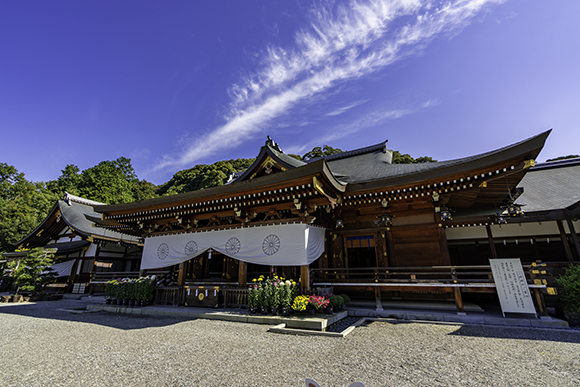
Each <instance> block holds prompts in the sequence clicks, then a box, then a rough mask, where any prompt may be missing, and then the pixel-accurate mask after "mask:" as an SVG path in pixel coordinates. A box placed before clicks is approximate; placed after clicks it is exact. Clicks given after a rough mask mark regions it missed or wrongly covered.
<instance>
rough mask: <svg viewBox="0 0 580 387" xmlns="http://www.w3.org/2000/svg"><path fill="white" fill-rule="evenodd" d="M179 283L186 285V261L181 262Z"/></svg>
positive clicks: (178, 276)
mask: <svg viewBox="0 0 580 387" xmlns="http://www.w3.org/2000/svg"><path fill="white" fill-rule="evenodd" d="M177 285H179V286H183V285H185V262H181V263H180V264H179V274H178V275H177Z"/></svg>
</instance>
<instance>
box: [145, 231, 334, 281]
mask: <svg viewBox="0 0 580 387" xmlns="http://www.w3.org/2000/svg"><path fill="white" fill-rule="evenodd" d="M324 231H325V230H324V228H322V227H318V226H311V225H307V224H301V223H296V224H284V225H272V226H260V227H245V228H236V229H229V230H219V231H206V232H192V233H184V234H174V235H166V236H159V237H150V238H147V239H145V246H144V248H143V258H142V259H141V270H146V269H158V268H162V267H167V266H172V265H176V264H179V263H181V262H185V261H188V260H190V259H192V258H195V257H197V256H198V255H200V254H203V253H204V252H206V251H207V250H209V249H212V250H215V251H218V252H220V253H222V254H224V255H227V256H229V257H232V258H235V259H237V260H240V261H243V262H248V263H255V264H258V265H268V266H301V265H309V264H310V263H312V262H314V261H315V260H316V259H318V257H320V255H322V253H323V252H324Z"/></svg>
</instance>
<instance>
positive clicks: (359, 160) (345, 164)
mask: <svg viewBox="0 0 580 387" xmlns="http://www.w3.org/2000/svg"><path fill="white" fill-rule="evenodd" d="M548 134H549V131H548V132H544V133H542V134H540V135H537V136H534V137H532V138H529V139H527V140H524V141H521V142H518V143H516V144H512V145H509V146H506V147H503V148H500V149H496V150H493V151H490V152H486V153H482V154H479V155H475V156H469V157H464V158H460V159H454V160H448V161H439V162H432V163H418V164H389V163H388V162H387V161H388V156H387V153H385V148H384V143H382V145H383V146H381V147H379V146H378V145H381V144H377V145H373V146H372V147H367V148H362V149H360V150H355V151H351V152H345V153H347V155H345V156H343V157H340V155H341V154H339V155H337V157H335V158H333V159H330V160H329V159H327V161H328V167H329V168H330V170H331V171H332V173H333V174H334V175H335V176H337V177H338V176H340V179H341V180H343V181H346V182H347V183H351V184H356V183H367V182H371V181H376V180H386V179H394V178H398V177H402V176H409V177H410V176H412V175H417V174H426V175H433V176H438V175H444V174H450V173H454V172H456V171H455V170H456V169H457V168H456V167H458V166H461V165H465V166H468V165H470V167H473V166H474V164H481V165H482V166H484V165H486V164H493V163H494V159H495V158H497V157H498V156H500V155H501V154H504V153H508V152H510V151H512V150H513V151H521V152H526V151H528V149H527V148H530V149H529V151H530V152H531V151H532V150H533V149H532V148H535V149H536V148H537V147H538V146H539V149H541V146H543V143H544V141H545V139H546V138H547V136H548ZM536 143H537V144H536ZM528 144H529V146H528ZM520 148H521V149H520ZM365 149H366V151H365V152H361V151H362V150H365ZM538 151H539V150H538ZM348 154H350V155H348ZM475 166H476V167H477V165H475Z"/></svg>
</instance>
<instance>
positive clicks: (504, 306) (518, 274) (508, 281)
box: [489, 258, 536, 317]
mask: <svg viewBox="0 0 580 387" xmlns="http://www.w3.org/2000/svg"><path fill="white" fill-rule="evenodd" d="M489 263H490V265H491V272H492V274H493V281H494V282H495V287H496V289H497V295H498V297H499V302H500V305H501V310H502V312H503V314H504V317H505V313H533V314H536V308H535V306H534V302H533V301H532V295H531V294H530V288H529V287H528V281H527V280H526V275H525V274H524V269H523V268H522V262H521V261H520V259H519V258H508V259H490V260H489Z"/></svg>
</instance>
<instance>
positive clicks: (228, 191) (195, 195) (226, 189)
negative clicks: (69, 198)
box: [95, 160, 345, 214]
mask: <svg viewBox="0 0 580 387" xmlns="http://www.w3.org/2000/svg"><path fill="white" fill-rule="evenodd" d="M316 175H324V176H325V177H326V178H327V180H328V181H329V182H331V183H332V184H333V186H335V188H337V187H338V189H339V190H341V191H344V189H345V184H343V183H341V182H339V181H338V180H337V179H335V178H334V176H333V175H332V173H331V172H330V170H329V169H328V167H327V165H326V161H325V160H319V161H317V162H315V163H311V164H304V165H303V166H301V167H298V168H294V169H290V170H288V171H284V172H278V173H274V174H272V175H268V176H262V177H257V178H254V179H251V180H244V181H240V182H236V183H235V184H227V185H221V186H217V187H211V188H207V189H203V190H197V191H191V192H185V193H182V194H177V195H171V196H162V197H159V198H153V199H148V200H143V201H140V202H134V203H125V204H111V205H106V206H95V211H97V212H99V213H105V214H110V213H124V212H133V211H144V210H148V209H151V208H157V207H164V206H166V205H169V204H171V205H180V204H181V203H189V202H191V201H196V200H202V199H204V198H212V197H215V196H220V195H221V196H232V195H236V194H237V193H243V192H247V191H249V190H252V189H266V188H268V187H274V186H276V185H280V184H281V183H287V185H292V182H293V181H294V180H298V179H304V178H307V177H309V176H316Z"/></svg>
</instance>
